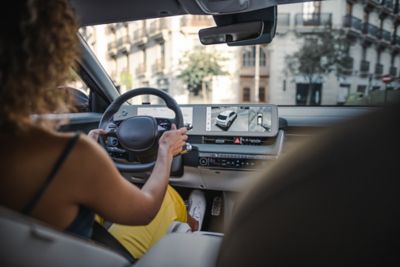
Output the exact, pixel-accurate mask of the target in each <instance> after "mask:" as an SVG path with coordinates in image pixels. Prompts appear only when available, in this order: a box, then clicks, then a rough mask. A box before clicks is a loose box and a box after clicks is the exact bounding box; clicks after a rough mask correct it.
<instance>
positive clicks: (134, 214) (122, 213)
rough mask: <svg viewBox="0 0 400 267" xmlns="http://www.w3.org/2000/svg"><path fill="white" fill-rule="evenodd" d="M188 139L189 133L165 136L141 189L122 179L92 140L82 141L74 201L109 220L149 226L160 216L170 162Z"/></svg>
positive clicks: (77, 161) (165, 134) (78, 152)
mask: <svg viewBox="0 0 400 267" xmlns="http://www.w3.org/2000/svg"><path fill="white" fill-rule="evenodd" d="M186 139H187V135H186V129H185V128H181V129H178V130H176V129H172V130H171V131H168V132H165V133H164V134H163V136H162V137H161V138H160V141H159V150H158V156H157V161H156V164H155V166H154V169H153V171H152V174H151V176H150V177H149V179H148V180H147V182H146V183H145V184H144V186H143V187H142V189H139V188H138V187H136V186H135V185H133V184H131V183H130V182H128V181H127V180H126V179H125V178H124V177H122V176H121V174H120V173H119V171H118V170H117V169H116V167H115V166H114V163H113V162H112V160H111V159H110V157H109V156H108V154H107V153H106V152H105V151H104V149H103V148H101V147H100V146H99V145H98V144H97V143H95V142H94V141H93V140H90V138H88V137H82V138H80V140H79V143H78V145H77V147H76V150H75V151H74V153H73V154H74V155H75V157H73V158H74V159H75V161H76V162H75V164H74V165H73V166H82V168H81V170H76V171H77V172H79V175H78V176H79V177H76V178H75V179H74V183H76V184H77V185H76V187H75V188H76V190H74V196H73V198H74V199H76V202H77V203H78V204H83V205H85V206H87V207H89V208H92V209H93V210H94V211H95V212H97V213H98V214H99V215H100V216H102V217H103V218H105V219H106V220H109V221H112V222H116V223H120V224H130V225H142V224H148V223H149V222H150V221H151V220H152V219H153V218H154V217H155V215H156V214H157V212H158V210H159V208H160V206H161V203H162V201H163V198H164V195H165V190H166V188H167V184H168V179H169V174H170V169H171V162H172V158H173V156H174V155H176V154H178V153H179V152H180V151H181V150H182V147H183V145H184V144H185V141H186Z"/></svg>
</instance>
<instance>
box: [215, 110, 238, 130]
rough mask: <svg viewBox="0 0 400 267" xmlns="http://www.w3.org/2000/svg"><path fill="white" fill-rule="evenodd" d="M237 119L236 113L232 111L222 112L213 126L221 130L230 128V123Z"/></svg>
mask: <svg viewBox="0 0 400 267" xmlns="http://www.w3.org/2000/svg"><path fill="white" fill-rule="evenodd" d="M236 118H237V113H236V112H235V111H233V110H224V111H222V112H221V113H219V114H218V116H217V119H216V121H215V124H216V125H218V126H220V127H222V128H229V127H231V125H232V123H233V122H234V121H235V119H236Z"/></svg>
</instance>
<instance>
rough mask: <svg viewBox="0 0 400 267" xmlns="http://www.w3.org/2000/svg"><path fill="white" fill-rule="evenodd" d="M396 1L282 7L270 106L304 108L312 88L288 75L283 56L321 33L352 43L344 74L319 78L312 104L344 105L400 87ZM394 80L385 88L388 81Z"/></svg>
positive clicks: (361, 0)
mask: <svg viewBox="0 0 400 267" xmlns="http://www.w3.org/2000/svg"><path fill="white" fill-rule="evenodd" d="M399 24H400V12H399V1H398V0H347V1H346V0H335V1H333V0H332V1H322V2H308V3H303V4H297V5H283V6H280V7H279V9H278V28H277V36H276V37H275V39H274V41H273V42H272V43H271V44H270V45H269V46H268V53H269V55H270V57H269V59H270V64H271V66H273V67H272V68H271V71H270V72H271V73H270V74H271V75H270V77H271V78H270V88H271V102H272V103H277V104H282V105H304V104H305V94H306V93H307V91H306V90H305V88H307V87H308V86H309V85H308V84H307V83H308V81H306V80H305V78H304V77H302V76H301V75H298V76H290V75H287V74H285V72H284V69H285V68H287V63H286V62H285V57H286V56H287V55H290V54H293V53H295V52H296V51H298V49H299V48H300V47H301V45H302V44H303V38H302V37H304V36H307V35H309V34H316V33H317V32H318V30H325V29H326V26H329V27H331V28H332V29H343V34H344V35H345V38H347V39H348V40H349V42H350V47H349V51H348V59H347V61H348V62H347V64H346V73H345V75H340V77H339V76H338V75H336V73H335V72H332V73H330V74H326V75H322V76H320V77H315V79H314V81H313V83H314V84H313V86H312V92H311V94H312V95H311V96H312V99H311V103H310V104H312V105H337V104H345V103H346V102H347V101H348V99H349V98H350V97H351V96H352V95H358V96H366V95H368V94H374V93H375V92H377V91H380V90H385V89H387V88H389V89H397V88H398V87H399V83H398V79H399V68H400V53H399V52H400V37H399V33H398V25H399ZM389 76H390V77H391V78H390V80H393V81H392V82H391V83H389V84H385V83H384V82H383V81H384V77H389Z"/></svg>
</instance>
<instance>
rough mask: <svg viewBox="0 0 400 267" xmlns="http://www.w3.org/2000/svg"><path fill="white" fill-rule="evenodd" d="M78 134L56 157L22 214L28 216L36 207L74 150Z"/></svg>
mask: <svg viewBox="0 0 400 267" xmlns="http://www.w3.org/2000/svg"><path fill="white" fill-rule="evenodd" d="M79 135H80V134H79V133H76V134H75V135H74V136H73V137H72V138H71V139H70V140H68V142H67V144H66V145H65V148H64V150H63V151H62V153H61V154H60V156H59V157H58V159H57V161H56V163H55V164H54V166H53V168H52V170H51V172H50V173H49V175H48V176H47V178H46V180H45V181H44V183H43V184H42V186H41V187H40V188H39V190H38V191H37V193H36V194H35V195H34V197H33V198H32V199H31V201H29V203H28V204H27V205H26V206H25V207H24V208H23V210H22V213H23V214H25V215H30V214H31V212H32V211H33V209H34V208H35V207H36V205H37V203H38V202H39V201H40V199H41V198H42V196H43V194H44V193H45V192H46V189H47V188H48V187H49V185H50V183H51V181H52V180H53V179H54V177H55V176H56V175H57V173H58V171H59V170H60V168H61V166H62V165H63V163H64V161H65V160H66V159H67V157H68V155H69V154H70V152H71V151H72V149H73V148H74V146H75V144H76V142H77V141H78V139H79Z"/></svg>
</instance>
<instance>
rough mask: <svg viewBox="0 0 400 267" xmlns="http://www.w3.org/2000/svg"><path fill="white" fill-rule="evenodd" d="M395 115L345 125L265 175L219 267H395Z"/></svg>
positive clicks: (241, 210) (399, 180)
mask: <svg viewBox="0 0 400 267" xmlns="http://www.w3.org/2000/svg"><path fill="white" fill-rule="evenodd" d="M399 115H400V112H399V108H392V109H389V110H386V111H379V112H377V113H374V114H368V115H367V116H365V117H363V118H361V119H357V120H354V121H350V122H348V123H347V124H345V125H343V126H340V127H339V128H338V129H337V130H336V131H334V132H333V133H329V134H326V135H323V136H321V137H320V138H317V139H314V140H312V141H311V142H309V143H307V144H305V145H303V147H302V148H300V149H299V150H298V151H296V152H294V153H290V154H289V155H287V157H286V158H285V157H284V158H282V159H281V160H280V161H279V162H278V163H277V165H276V166H274V167H273V168H272V169H268V170H265V172H264V173H262V174H261V175H260V179H259V180H258V182H257V183H256V184H255V185H254V186H253V187H252V189H250V190H249V191H248V193H247V194H245V195H244V196H243V200H242V201H241V203H240V204H239V206H238V209H237V212H236V215H235V216H234V218H233V219H232V224H231V225H230V227H229V229H228V230H227V232H226V234H225V238H224V240H223V244H222V246H221V251H220V255H219V259H218V266H230V267H233V266H289V265H295V266H388V265H390V266H400V253H399V251H400V250H399V248H400V241H399V240H400V216H399V211H400V208H399V206H400V168H399V166H400V156H399V154H400V116H399Z"/></svg>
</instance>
